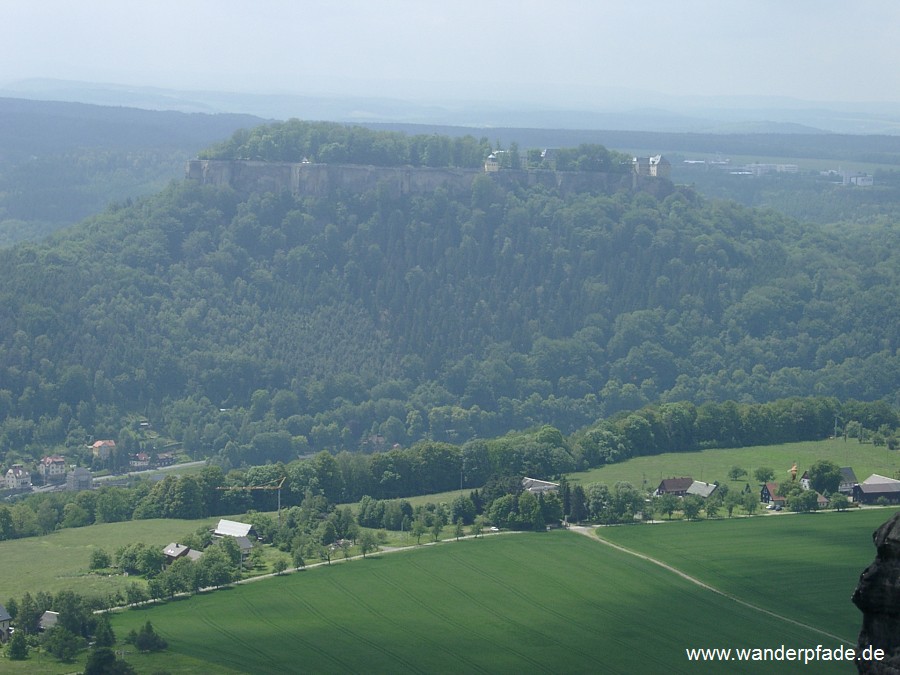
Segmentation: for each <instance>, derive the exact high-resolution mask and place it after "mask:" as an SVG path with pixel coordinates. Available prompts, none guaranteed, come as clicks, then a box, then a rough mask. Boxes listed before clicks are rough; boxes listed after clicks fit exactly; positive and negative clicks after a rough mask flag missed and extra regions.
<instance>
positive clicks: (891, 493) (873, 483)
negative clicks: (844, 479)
mask: <svg viewBox="0 0 900 675" xmlns="http://www.w3.org/2000/svg"><path fill="white" fill-rule="evenodd" d="M882 498H883V499H884V501H886V502H888V503H889V504H898V503H900V480H894V479H893V478H888V477H887V476H881V475H879V474H877V473H873V474H872V475H871V476H869V477H868V478H866V479H865V480H864V481H863V482H862V483H859V484H858V485H857V486H856V487H855V488H853V501H855V502H859V503H860V504H874V503H876V502H877V501H878V500H880V499H882Z"/></svg>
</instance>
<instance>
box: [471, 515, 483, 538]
mask: <svg viewBox="0 0 900 675" xmlns="http://www.w3.org/2000/svg"><path fill="white" fill-rule="evenodd" d="M483 531H484V518H483V517H482V516H478V517H476V518H475V522H474V523H472V536H473V537H475V539H478V537H479V535H481V533H482V532H483Z"/></svg>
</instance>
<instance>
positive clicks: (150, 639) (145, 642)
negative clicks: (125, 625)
mask: <svg viewBox="0 0 900 675" xmlns="http://www.w3.org/2000/svg"><path fill="white" fill-rule="evenodd" d="M127 641H128V642H131V643H132V644H134V646H135V648H136V649H137V650H138V651H140V652H158V651H162V650H163V649H165V648H166V647H168V646H169V643H168V642H166V641H165V639H163V637H162V636H160V635H158V634H157V632H156V631H155V630H154V629H153V624H152V623H150V622H149V621H148V622H147V623H145V624H144V625H143V626H141V629H140V630H139V631H137V633H133V634H132V633H129V635H128V638H127Z"/></svg>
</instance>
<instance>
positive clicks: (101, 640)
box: [94, 614, 116, 647]
mask: <svg viewBox="0 0 900 675" xmlns="http://www.w3.org/2000/svg"><path fill="white" fill-rule="evenodd" d="M114 644H116V635H115V633H114V632H113V629H112V626H111V625H110V623H109V617H108V616H107V615H106V614H101V615H100V618H99V619H98V620H97V627H96V628H95V629H94V645H95V646H97V647H112V646H113V645H114Z"/></svg>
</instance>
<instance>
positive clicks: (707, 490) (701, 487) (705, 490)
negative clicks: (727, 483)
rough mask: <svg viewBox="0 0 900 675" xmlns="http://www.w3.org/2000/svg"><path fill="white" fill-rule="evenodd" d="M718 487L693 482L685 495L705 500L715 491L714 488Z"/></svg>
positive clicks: (696, 481)
mask: <svg viewBox="0 0 900 675" xmlns="http://www.w3.org/2000/svg"><path fill="white" fill-rule="evenodd" d="M718 487H719V486H718V485H716V484H715V483H704V482H702V481H699V480H695V481H694V482H693V483H691V486H690V487H689V488H688V489H687V493H688V494H689V495H697V496H698V497H702V498H703V499H706V498H707V497H709V496H711V495H712V493H713V492H715V491H716V488H718Z"/></svg>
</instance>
